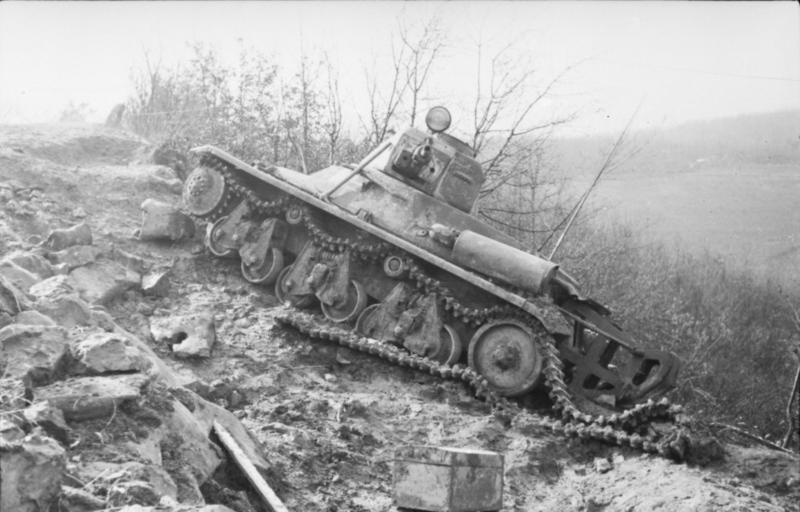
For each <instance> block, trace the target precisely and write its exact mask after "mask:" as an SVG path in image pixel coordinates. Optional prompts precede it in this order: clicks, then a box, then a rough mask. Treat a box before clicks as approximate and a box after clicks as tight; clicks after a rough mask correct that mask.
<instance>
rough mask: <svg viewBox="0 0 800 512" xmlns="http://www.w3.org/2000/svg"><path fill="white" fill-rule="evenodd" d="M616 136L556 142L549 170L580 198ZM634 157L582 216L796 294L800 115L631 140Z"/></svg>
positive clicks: (743, 119) (694, 126) (718, 123)
mask: <svg viewBox="0 0 800 512" xmlns="http://www.w3.org/2000/svg"><path fill="white" fill-rule="evenodd" d="M613 142H614V138H613V137H587V138H578V139H559V140H554V141H553V151H552V153H551V154H552V156H553V165H554V167H555V168H556V169H557V172H558V173H563V174H564V175H566V176H569V177H570V178H572V181H571V186H570V190H571V191H572V192H573V193H574V194H580V193H582V191H583V190H585V188H586V186H588V183H589V181H590V179H591V178H590V176H592V175H593V173H595V172H597V170H598V169H599V168H600V166H601V165H602V162H603V160H604V158H605V156H606V153H607V152H608V151H609V150H610V148H611V146H612V145H613ZM634 148H638V149H639V150H640V151H639V152H638V153H637V154H636V155H635V156H633V157H632V158H630V159H628V160H625V161H624V162H622V165H620V167H619V168H618V169H616V170H614V171H613V172H612V173H610V174H608V175H607V176H606V177H604V178H603V181H602V182H601V184H600V186H598V187H597V189H596V190H595V192H594V195H593V197H592V199H591V201H590V203H589V207H588V208H587V212H588V213H590V214H592V215H593V216H595V218H596V219H598V220H600V221H601V222H602V221H620V220H621V221H623V222H625V223H628V224H630V225H632V226H633V227H634V228H635V229H636V230H637V231H640V232H642V233H644V234H645V238H646V239H648V240H650V241H656V242H663V243H666V244H667V245H676V246H680V247H682V248H686V249H689V250H690V251H692V252H695V253H702V252H705V251H708V252H710V253H712V254H715V255H717V256H719V257H721V258H722V259H724V260H726V261H728V262H730V263H732V264H733V265H734V267H739V268H747V269H748V270H752V271H755V272H756V273H758V274H759V275H762V276H773V277H775V276H780V277H779V279H780V280H781V282H782V284H783V285H784V286H787V287H790V288H793V289H800V210H798V209H797V207H796V205H797V197H799V196H800V111H787V112H776V113H770V114H759V115H747V116H740V117H735V118H730V119H718V120H711V121H705V122H696V123H690V124H686V125H683V126H679V127H675V128H670V129H666V130H661V131H656V130H646V131H642V132H637V133H634V134H632V136H631V137H630V138H629V142H628V143H627V145H626V149H634Z"/></svg>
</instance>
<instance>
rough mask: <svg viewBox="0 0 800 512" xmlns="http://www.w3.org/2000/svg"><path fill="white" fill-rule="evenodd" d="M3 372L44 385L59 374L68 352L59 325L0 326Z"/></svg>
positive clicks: (11, 376)
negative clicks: (0, 327)
mask: <svg viewBox="0 0 800 512" xmlns="http://www.w3.org/2000/svg"><path fill="white" fill-rule="evenodd" d="M0 348H2V356H3V358H2V363H0V364H2V365H5V368H4V369H3V372H4V375H5V376H6V377H10V378H21V379H30V381H31V382H32V383H33V384H43V383H47V382H49V381H50V380H52V379H53V378H54V377H55V376H56V375H58V374H60V373H62V371H63V370H64V366H65V362H66V361H65V358H66V355H67V354H68V343H67V336H66V332H65V331H64V329H62V328H61V327H52V326H44V325H21V324H12V325H7V326H6V327H3V328H2V329H0Z"/></svg>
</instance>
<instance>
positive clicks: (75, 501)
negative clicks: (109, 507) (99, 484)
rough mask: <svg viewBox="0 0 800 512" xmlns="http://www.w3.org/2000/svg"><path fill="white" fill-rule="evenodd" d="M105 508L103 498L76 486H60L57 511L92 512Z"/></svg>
mask: <svg viewBox="0 0 800 512" xmlns="http://www.w3.org/2000/svg"><path fill="white" fill-rule="evenodd" d="M105 508H106V502H105V499H101V498H98V497H97V496H95V495H94V494H92V493H90V492H88V491H85V490H83V489H79V488H77V487H70V486H67V485H62V486H61V495H60V496H59V497H58V509H59V512H93V511H95V510H104V509H105Z"/></svg>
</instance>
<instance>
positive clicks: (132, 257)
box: [111, 247, 152, 274]
mask: <svg viewBox="0 0 800 512" xmlns="http://www.w3.org/2000/svg"><path fill="white" fill-rule="evenodd" d="M111 259H113V260H114V261H116V262H117V263H119V264H120V265H122V266H124V267H127V268H129V269H131V270H133V271H134V272H136V273H138V274H144V273H145V272H147V270H148V269H149V268H150V265H151V264H152V263H151V262H148V261H145V259H144V258H142V257H141V256H137V255H136V254H131V253H129V252H126V251H123V250H122V249H117V248H116V247H115V248H114V249H113V250H112V251H111Z"/></svg>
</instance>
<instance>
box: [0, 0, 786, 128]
mask: <svg viewBox="0 0 800 512" xmlns="http://www.w3.org/2000/svg"><path fill="white" fill-rule="evenodd" d="M432 16H438V17H439V18H440V19H441V20H442V24H443V26H444V28H445V31H446V32H447V33H448V35H449V38H448V46H447V48H446V49H445V51H444V53H443V54H442V57H441V59H440V60H439V61H438V62H437V66H436V68H435V69H434V72H433V74H432V75H431V82H430V90H429V91H427V94H426V101H427V102H428V103H431V104H435V103H443V104H445V105H447V106H448V107H450V108H451V110H453V112H454V126H457V125H458V123H459V118H460V117H464V116H467V115H468V110H469V108H468V107H469V105H470V104H471V101H472V98H473V97H474V95H475V91H476V87H475V83H476V69H477V67H476V62H477V51H476V43H477V42H478V41H480V42H482V44H483V48H484V55H490V54H492V53H493V52H496V51H498V49H499V48H503V47H506V46H508V45H509V44H511V47H510V48H511V49H510V50H509V55H514V56H516V58H518V59H520V62H521V63H524V64H521V65H526V66H527V65H530V66H532V69H535V70H536V73H535V74H534V79H535V80H534V82H535V83H534V85H535V86H538V87H539V88H541V87H543V86H544V84H546V83H548V82H549V81H550V80H552V79H553V78H554V77H556V76H557V75H559V74H560V73H561V72H563V71H564V70H566V69H568V68H569V71H567V72H566V74H564V76H563V77H562V78H561V79H560V80H559V82H558V84H557V86H556V87H555V88H554V89H553V91H552V93H551V94H549V95H548V96H547V97H546V101H543V102H542V103H541V104H540V105H539V107H537V108H538V109H539V111H538V112H537V113H536V115H538V116H541V117H542V118H548V117H549V118H553V117H557V116H559V115H564V114H575V120H574V121H572V122H571V123H569V125H568V126H565V127H563V133H564V134H567V135H589V134H597V133H613V132H617V131H619V130H620V129H621V128H622V127H623V126H624V125H625V124H626V122H627V121H628V120H629V119H630V117H631V116H632V114H633V112H634V111H636V110H637V107H638V106H639V105H641V107H640V108H639V110H638V113H637V114H636V119H635V124H636V127H638V128H654V127H655V128H657V127H660V126H665V127H666V126H674V125H676V124H680V123H683V122H686V121H691V120H699V119H709V118H718V117H729V116H736V115H739V114H745V113H755V112H769V111H775V110H782V109H800V8H798V4H797V2H789V1H786V2H752V3H751V2H731V3H729V2H709V3H705V2H652V3H650V2H522V1H517V2H479V1H472V2H335V1H331V2H0V123H27V122H51V121H54V120H56V119H57V118H58V116H59V113H60V112H62V111H63V110H64V108H65V107H66V106H67V105H68V104H69V103H70V102H73V103H75V104H80V103H86V104H88V105H89V108H90V119H89V120H91V121H97V122H102V121H103V120H104V119H105V117H106V115H107V114H108V112H109V111H110V110H111V108H112V107H113V106H114V105H115V104H117V103H121V102H123V101H125V99H126V98H127V97H128V95H129V94H130V93H131V92H132V76H133V71H134V70H135V69H141V67H142V65H143V62H144V58H143V56H144V54H145V53H148V54H149V55H150V56H151V58H154V59H159V60H161V62H162V63H164V64H166V65H172V64H176V63H179V62H180V61H182V60H184V59H186V58H187V57H188V56H189V54H190V50H189V43H192V42H204V43H207V44H208V45H210V46H211V47H213V48H214V49H215V50H216V51H217V52H218V53H219V54H220V55H221V56H222V57H223V59H230V60H231V61H232V60H233V59H235V57H236V55H237V53H238V51H239V49H240V48H241V47H242V46H244V47H252V48H256V49H258V50H260V51H264V52H266V53H268V54H271V55H272V57H273V58H274V59H275V61H276V62H278V63H279V64H280V65H281V66H282V67H285V68H286V69H292V68H293V67H294V66H296V65H297V63H298V62H299V56H300V55H301V52H303V53H305V54H319V53H320V52H322V51H324V52H327V53H328V55H329V56H330V58H331V60H332V61H333V62H334V64H335V65H336V67H337V69H338V70H339V75H340V77H339V81H340V87H341V90H342V96H343V98H342V99H343V107H344V110H345V121H346V123H347V124H348V125H349V126H350V127H351V128H353V129H356V128H357V125H358V119H359V118H358V115H359V114H361V115H363V113H364V112H365V109H366V108H367V107H366V105H367V103H366V101H367V100H366V92H365V91H366V89H365V79H364V76H365V75H364V73H365V71H364V70H365V69H370V68H371V67H374V66H375V64H374V63H375V62H378V63H384V64H385V62H386V61H387V59H388V57H389V56H390V55H391V53H390V41H391V38H392V32H393V31H394V30H395V29H396V27H397V26H398V22H400V21H402V22H403V23H406V24H410V25H413V24H414V23H420V22H424V21H425V20H427V19H430V18H431V17H432ZM378 66H380V64H378ZM486 80H487V77H486V75H485V73H484V75H483V76H482V77H481V81H483V82H485V81H486ZM484 90H485V88H484ZM537 90H539V89H536V87H531V88H530V92H527V91H526V94H531V95H532V94H535V93H536V91H537Z"/></svg>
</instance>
